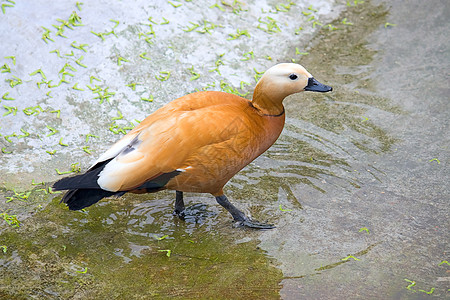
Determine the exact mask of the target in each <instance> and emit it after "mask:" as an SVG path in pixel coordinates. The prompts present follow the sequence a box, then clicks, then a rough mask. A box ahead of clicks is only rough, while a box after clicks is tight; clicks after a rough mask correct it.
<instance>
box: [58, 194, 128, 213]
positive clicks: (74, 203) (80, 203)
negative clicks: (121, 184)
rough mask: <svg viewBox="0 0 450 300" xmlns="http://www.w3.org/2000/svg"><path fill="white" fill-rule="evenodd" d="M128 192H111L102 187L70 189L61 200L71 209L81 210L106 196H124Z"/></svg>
mask: <svg viewBox="0 0 450 300" xmlns="http://www.w3.org/2000/svg"><path fill="white" fill-rule="evenodd" d="M125 193H126V192H109V191H105V190H102V189H76V190H70V191H68V192H67V193H66V194H65V195H64V196H63V198H62V199H61V202H64V203H66V204H67V206H68V207H69V209H70V210H80V209H83V208H86V207H88V206H91V205H92V204H95V203H97V202H98V201H100V200H101V199H103V198H105V197H111V196H122V195H123V194H125Z"/></svg>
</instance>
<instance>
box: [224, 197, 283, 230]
mask: <svg viewBox="0 0 450 300" xmlns="http://www.w3.org/2000/svg"><path fill="white" fill-rule="evenodd" d="M216 201H217V203H219V204H220V205H221V206H222V207H223V208H225V209H226V210H227V211H228V212H229V213H230V214H231V215H232V216H233V219H234V220H235V221H236V222H237V224H238V225H240V226H245V227H250V228H255V229H272V228H275V226H274V225H272V224H267V223H260V222H258V221H253V220H252V219H250V218H249V217H247V216H246V215H245V214H244V213H243V212H242V211H240V210H239V209H237V208H236V206H234V205H233V204H231V202H230V201H229V200H228V198H227V196H225V195H221V196H218V197H216Z"/></svg>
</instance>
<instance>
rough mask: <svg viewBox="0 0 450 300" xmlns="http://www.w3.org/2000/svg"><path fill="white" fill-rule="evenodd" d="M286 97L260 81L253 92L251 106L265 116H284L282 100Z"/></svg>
mask: <svg viewBox="0 0 450 300" xmlns="http://www.w3.org/2000/svg"><path fill="white" fill-rule="evenodd" d="M285 97H286V96H285V95H284V94H283V93H281V91H279V90H277V89H276V87H275V86H273V87H271V86H270V85H267V84H265V82H264V81H263V80H261V81H260V82H259V83H258V84H257V85H256V88H255V91H254V92H253V99H252V105H253V107H255V108H256V109H257V110H259V111H260V112H261V113H262V114H263V115H266V116H274V117H276V116H281V115H283V114H284V106H283V99H284V98H285Z"/></svg>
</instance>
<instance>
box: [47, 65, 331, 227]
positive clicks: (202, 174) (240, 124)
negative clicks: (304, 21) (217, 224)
mask: <svg viewBox="0 0 450 300" xmlns="http://www.w3.org/2000/svg"><path fill="white" fill-rule="evenodd" d="M304 91H311V92H330V91H332V87H330V86H327V85H324V84H322V83H320V82H319V81H317V80H316V79H315V78H314V77H313V76H312V75H311V74H310V73H309V72H308V71H307V70H306V69H305V68H304V67H303V66H301V65H299V64H294V63H280V64H276V65H274V66H272V67H271V68H269V69H268V70H267V71H266V72H264V75H263V76H262V77H261V78H260V79H259V81H258V83H257V84H256V87H255V89H254V92H253V97H252V99H251V100H248V99H245V98H243V97H240V96H237V95H235V94H231V93H225V92H219V91H201V92H194V93H191V94H187V95H185V96H182V97H180V98H178V99H175V100H173V101H171V102H169V103H168V104H166V105H164V106H163V107H161V108H159V109H158V110H156V111H155V112H153V113H152V114H150V115H149V116H148V117H147V118H145V119H144V120H143V121H142V122H141V123H140V124H139V125H138V126H136V127H135V128H134V129H132V130H131V131H129V132H128V133H127V134H126V135H124V136H123V137H122V138H121V139H119V140H118V141H117V142H116V143H115V144H113V145H112V146H111V147H110V148H109V149H108V150H107V151H106V152H105V153H103V154H102V155H101V156H100V157H99V158H98V159H97V160H96V161H95V162H94V163H93V165H92V166H91V167H90V168H89V169H88V170H87V171H86V172H85V173H83V174H80V175H76V176H70V177H65V178H62V179H60V180H58V181H56V182H55V183H54V184H53V189H54V190H58V191H60V190H67V192H66V193H65V194H64V196H63V197H62V199H61V203H65V204H66V205H67V206H68V208H69V210H80V209H83V208H86V207H88V206H91V205H93V204H95V203H97V202H98V201H100V200H101V199H103V198H107V197H112V196H115V197H120V196H122V195H124V194H125V193H153V192H158V191H161V190H166V189H167V190H174V191H175V209H174V212H173V213H174V215H176V216H178V217H180V218H182V219H183V218H184V217H185V204H184V201H183V193H184V192H192V193H209V194H211V195H212V196H214V197H215V199H216V201H217V203H218V204H219V205H221V206H222V207H223V208H224V209H226V210H227V211H228V212H229V213H230V214H231V216H232V218H233V219H234V221H235V224H237V225H238V226H243V227H249V228H256V229H270V228H274V225H273V224H268V223H263V222H258V221H256V220H253V219H252V218H250V217H249V216H247V215H246V214H244V213H243V212H242V211H241V210H239V209H238V208H237V207H236V206H234V205H233V204H232V203H231V202H230V201H229V200H228V198H227V197H226V196H225V194H224V190H223V189H224V186H225V185H226V183H227V182H228V181H229V180H230V179H231V178H232V177H233V176H234V175H235V174H236V173H238V172H239V171H240V170H242V169H243V168H244V167H245V166H247V165H248V164H249V163H250V162H252V161H253V160H254V159H255V158H257V157H258V156H260V155H261V154H262V153H264V152H265V151H266V150H267V149H269V147H270V146H272V145H273V144H274V143H275V141H276V140H277V139H278V137H279V136H280V134H281V132H282V130H283V127H284V123H285V109H284V106H283V100H284V99H285V98H286V97H288V96H289V95H292V94H296V93H300V92H304Z"/></svg>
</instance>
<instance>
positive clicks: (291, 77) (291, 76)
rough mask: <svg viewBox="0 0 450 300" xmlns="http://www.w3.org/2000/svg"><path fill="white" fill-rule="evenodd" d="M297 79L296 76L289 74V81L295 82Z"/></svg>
mask: <svg viewBox="0 0 450 300" xmlns="http://www.w3.org/2000/svg"><path fill="white" fill-rule="evenodd" d="M297 78H298V76H297V74H291V75H289V79H290V80H296V79H297Z"/></svg>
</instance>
